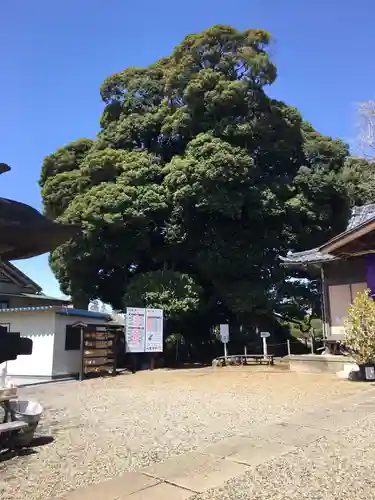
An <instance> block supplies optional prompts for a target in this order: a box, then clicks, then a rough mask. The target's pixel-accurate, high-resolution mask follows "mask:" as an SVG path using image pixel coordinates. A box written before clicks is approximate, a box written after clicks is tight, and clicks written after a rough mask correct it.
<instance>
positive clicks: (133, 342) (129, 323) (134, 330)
mask: <svg viewBox="0 0 375 500" xmlns="http://www.w3.org/2000/svg"><path fill="white" fill-rule="evenodd" d="M145 321H146V311H145V309H143V308H140V307H127V308H126V350H127V352H133V353H136V352H144V351H145V336H146V329H145Z"/></svg>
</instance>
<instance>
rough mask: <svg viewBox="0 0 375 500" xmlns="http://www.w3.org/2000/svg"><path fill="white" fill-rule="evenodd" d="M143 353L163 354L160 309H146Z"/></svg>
mask: <svg viewBox="0 0 375 500" xmlns="http://www.w3.org/2000/svg"><path fill="white" fill-rule="evenodd" d="M145 352H163V310H162V309H146V343H145Z"/></svg>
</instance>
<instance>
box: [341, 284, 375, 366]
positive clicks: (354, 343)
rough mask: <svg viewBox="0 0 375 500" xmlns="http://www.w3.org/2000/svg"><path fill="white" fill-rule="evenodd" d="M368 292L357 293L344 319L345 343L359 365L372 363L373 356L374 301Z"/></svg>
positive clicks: (374, 344) (374, 333) (374, 345)
mask: <svg viewBox="0 0 375 500" xmlns="http://www.w3.org/2000/svg"><path fill="white" fill-rule="evenodd" d="M369 292H370V290H365V291H363V292H361V293H358V295H357V296H356V297H355V299H354V301H353V303H352V304H351V306H350V307H349V310H348V317H347V318H346V319H345V333H346V337H345V344H346V345H347V346H348V347H349V350H350V351H351V354H352V357H353V358H354V359H355V361H356V362H357V363H358V364H360V365H364V364H368V363H372V362H373V361H374V358H375V301H374V300H373V299H372V298H371V297H370V296H369Z"/></svg>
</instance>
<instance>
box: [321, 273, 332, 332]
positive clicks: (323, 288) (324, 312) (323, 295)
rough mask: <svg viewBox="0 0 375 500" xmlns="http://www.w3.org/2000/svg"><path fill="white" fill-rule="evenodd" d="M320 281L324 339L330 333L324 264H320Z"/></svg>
mask: <svg viewBox="0 0 375 500" xmlns="http://www.w3.org/2000/svg"><path fill="white" fill-rule="evenodd" d="M320 281H321V305H322V323H323V337H324V338H325V339H326V338H328V336H329V334H330V328H329V324H328V318H329V312H328V294H327V284H326V280H325V274H324V264H321V265H320Z"/></svg>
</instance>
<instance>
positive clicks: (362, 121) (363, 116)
mask: <svg viewBox="0 0 375 500" xmlns="http://www.w3.org/2000/svg"><path fill="white" fill-rule="evenodd" d="M357 115H358V136H357V143H358V149H359V152H360V153H361V154H362V155H363V156H365V157H366V158H369V159H371V160H375V100H369V101H363V102H360V103H358V104H357Z"/></svg>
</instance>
